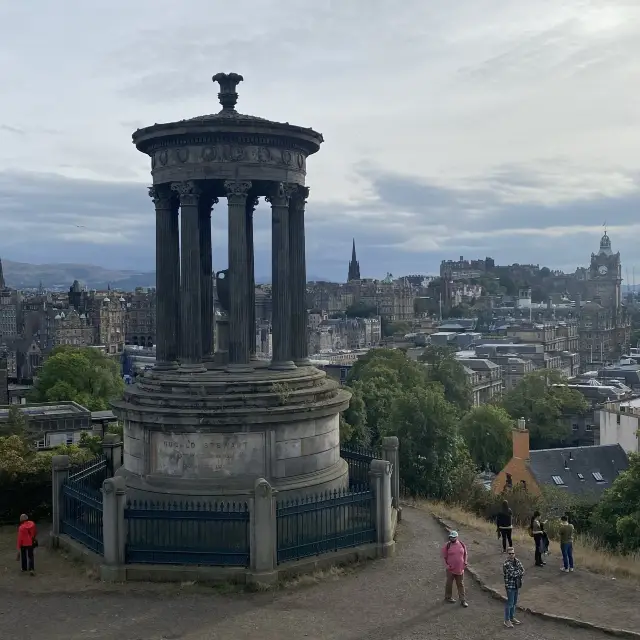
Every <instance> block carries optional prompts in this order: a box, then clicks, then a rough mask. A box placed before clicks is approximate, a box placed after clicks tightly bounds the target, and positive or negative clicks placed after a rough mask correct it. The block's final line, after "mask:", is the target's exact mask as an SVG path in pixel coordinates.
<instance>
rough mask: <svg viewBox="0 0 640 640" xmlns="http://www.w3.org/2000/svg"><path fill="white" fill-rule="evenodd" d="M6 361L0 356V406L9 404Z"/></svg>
mask: <svg viewBox="0 0 640 640" xmlns="http://www.w3.org/2000/svg"><path fill="white" fill-rule="evenodd" d="M8 373H9V372H8V370H7V359H6V357H3V356H2V355H1V354H0V405H4V404H9V375H8Z"/></svg>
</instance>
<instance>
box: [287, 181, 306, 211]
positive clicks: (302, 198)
mask: <svg viewBox="0 0 640 640" xmlns="http://www.w3.org/2000/svg"><path fill="white" fill-rule="evenodd" d="M308 197H309V187H302V186H298V188H297V189H296V192H295V193H294V195H293V197H292V198H291V204H292V205H293V209H294V210H295V211H304V208H305V205H306V204H307V198H308Z"/></svg>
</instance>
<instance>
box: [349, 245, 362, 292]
mask: <svg viewBox="0 0 640 640" xmlns="http://www.w3.org/2000/svg"><path fill="white" fill-rule="evenodd" d="M352 280H360V263H359V262H358V259H357V258H356V240H355V238H354V239H353V246H352V248H351V261H350V262H349V273H348V275H347V282H351V281H352Z"/></svg>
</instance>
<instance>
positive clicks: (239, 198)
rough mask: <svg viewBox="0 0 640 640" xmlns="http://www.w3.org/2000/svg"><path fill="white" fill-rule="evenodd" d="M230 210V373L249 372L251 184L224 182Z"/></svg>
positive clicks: (246, 182)
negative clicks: (249, 223) (249, 229)
mask: <svg viewBox="0 0 640 640" xmlns="http://www.w3.org/2000/svg"><path fill="white" fill-rule="evenodd" d="M224 188H225V189H226V191H227V202H228V206H229V278H230V281H229V365H228V366H229V369H231V370H236V371H239V370H250V366H249V359H250V350H249V341H248V335H249V328H248V325H249V322H250V313H249V293H248V291H247V287H248V282H249V275H248V271H249V256H248V255H247V211H246V206H247V196H248V195H249V189H251V182H248V181H244V182H242V181H237V180H226V181H225V183H224Z"/></svg>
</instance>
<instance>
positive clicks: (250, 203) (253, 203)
mask: <svg viewBox="0 0 640 640" xmlns="http://www.w3.org/2000/svg"><path fill="white" fill-rule="evenodd" d="M258 202H259V198H258V196H251V197H249V198H247V213H250V214H253V212H254V211H255V210H256V207H257V206H258Z"/></svg>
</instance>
